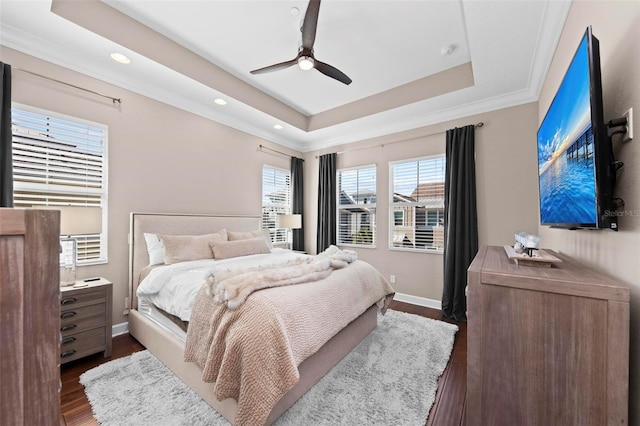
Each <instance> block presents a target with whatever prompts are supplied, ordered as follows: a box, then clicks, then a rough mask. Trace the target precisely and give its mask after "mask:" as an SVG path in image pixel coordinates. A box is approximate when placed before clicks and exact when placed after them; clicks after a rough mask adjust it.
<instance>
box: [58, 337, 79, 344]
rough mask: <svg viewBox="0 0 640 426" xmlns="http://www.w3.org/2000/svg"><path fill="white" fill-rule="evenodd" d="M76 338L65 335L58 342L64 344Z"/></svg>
mask: <svg viewBox="0 0 640 426" xmlns="http://www.w3.org/2000/svg"><path fill="white" fill-rule="evenodd" d="M75 341H76V338H75V337H73V336H67V337H65V338H64V339H62V341H61V342H60V344H61V345H66V344H67V343H71V342H75Z"/></svg>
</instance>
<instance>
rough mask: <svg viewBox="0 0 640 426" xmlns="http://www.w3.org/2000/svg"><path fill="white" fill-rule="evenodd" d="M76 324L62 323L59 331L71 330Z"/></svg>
mask: <svg viewBox="0 0 640 426" xmlns="http://www.w3.org/2000/svg"><path fill="white" fill-rule="evenodd" d="M76 327H77V326H76V325H75V324H67V325H63V326H62V327H61V328H60V331H69V330H73V329H74V328H76Z"/></svg>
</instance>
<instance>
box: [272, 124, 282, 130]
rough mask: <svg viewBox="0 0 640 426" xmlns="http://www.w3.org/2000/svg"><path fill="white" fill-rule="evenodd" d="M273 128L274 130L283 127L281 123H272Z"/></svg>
mask: <svg viewBox="0 0 640 426" xmlns="http://www.w3.org/2000/svg"><path fill="white" fill-rule="evenodd" d="M273 128H274V129H276V130H282V129H283V127H282V124H274V125H273Z"/></svg>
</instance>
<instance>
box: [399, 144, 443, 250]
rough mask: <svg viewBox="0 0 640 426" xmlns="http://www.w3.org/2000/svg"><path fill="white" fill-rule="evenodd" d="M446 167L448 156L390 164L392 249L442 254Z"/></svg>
mask: <svg viewBox="0 0 640 426" xmlns="http://www.w3.org/2000/svg"><path fill="white" fill-rule="evenodd" d="M445 166H446V163H445V157H444V155H438V156H433V157H424V158H418V159H412V160H404V161H395V162H392V163H389V181H390V186H391V188H390V189H391V190H390V194H391V195H390V196H391V199H390V201H389V210H390V212H389V217H392V218H394V220H393V221H392V222H390V224H389V225H390V226H389V228H390V229H389V248H393V249H399V250H412V251H414V250H417V251H435V252H442V250H443V249H444V226H443V222H444V178H445Z"/></svg>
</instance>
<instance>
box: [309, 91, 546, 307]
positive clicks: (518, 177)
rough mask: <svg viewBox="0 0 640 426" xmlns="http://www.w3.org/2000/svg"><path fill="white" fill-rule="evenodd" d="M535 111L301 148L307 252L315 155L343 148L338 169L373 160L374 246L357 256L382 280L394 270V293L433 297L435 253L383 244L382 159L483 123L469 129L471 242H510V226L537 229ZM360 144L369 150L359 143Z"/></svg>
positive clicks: (385, 198)
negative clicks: (474, 217)
mask: <svg viewBox="0 0 640 426" xmlns="http://www.w3.org/2000/svg"><path fill="white" fill-rule="evenodd" d="M536 115H537V104H535V103H531V104H527V105H522V106H518V107H513V108H507V109H503V110H499V111H493V112H489V113H486V114H480V115H475V116H472V117H466V118H464V119H460V120H454V121H449V122H446V123H440V124H438V125H434V126H429V127H425V128H421V129H416V130H412V131H408V132H403V133H399V134H394V135H390V136H386V137H381V138H376V139H371V140H366V141H361V142H358V143H356V144H351V145H349V146H348V147H345V146H336V147H333V148H331V149H325V150H322V151H315V152H308V153H305V156H304V158H305V227H306V231H305V244H306V249H307V251H309V252H315V247H316V226H317V225H316V224H317V207H316V206H317V200H318V162H319V160H318V159H317V158H316V156H317V155H319V154H326V153H329V152H340V151H343V150H345V151H346V152H344V153H342V154H340V155H338V164H337V166H338V168H344V167H353V166H363V165H368V164H376V165H377V192H378V197H377V204H376V207H377V210H376V211H377V216H378V218H377V229H378V233H377V238H378V239H377V244H376V248H375V249H366V248H361V249H360V248H359V249H357V251H358V256H359V257H360V258H361V259H363V260H366V261H368V262H370V263H371V264H373V265H374V266H375V267H376V268H378V269H379V270H380V272H382V273H383V274H384V275H385V276H386V277H387V278H389V276H390V275H395V276H396V284H395V288H396V291H397V292H399V293H405V294H409V295H412V296H418V297H424V298H427V299H434V300H437V301H440V300H441V298H442V282H443V277H442V263H443V259H442V255H439V254H432V253H413V252H400V251H393V250H389V249H388V245H389V244H388V239H389V236H388V234H389V231H388V223H389V222H388V221H389V162H390V161H395V160H402V159H409V158H415V157H422V156H427V155H433V154H440V153H444V150H445V134H444V131H446V130H447V129H450V128H453V127H456V126H458V127H460V126H464V125H467V124H475V123H478V122H480V121H482V122H484V123H485V126H484V127H482V128H477V129H476V131H475V141H476V179H477V194H478V195H477V199H478V228H479V231H478V232H479V241H480V244H481V245H487V244H489V245H503V244H510V243H512V242H513V240H514V237H513V233H514V232H515V231H525V232H537V228H538V217H537V210H538V204H537V203H538V200H537V193H538V183H537V181H536V179H532V178H531V176H535V174H536V163H537V161H536V158H537V157H536V139H535V134H536V128H537V123H536ZM429 135H431V136H429ZM381 144H382V145H384V147H382V148H381V147H380V146H379V145H381ZM363 147H371V148H368V149H360V148H363ZM527 177H529V178H527Z"/></svg>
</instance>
